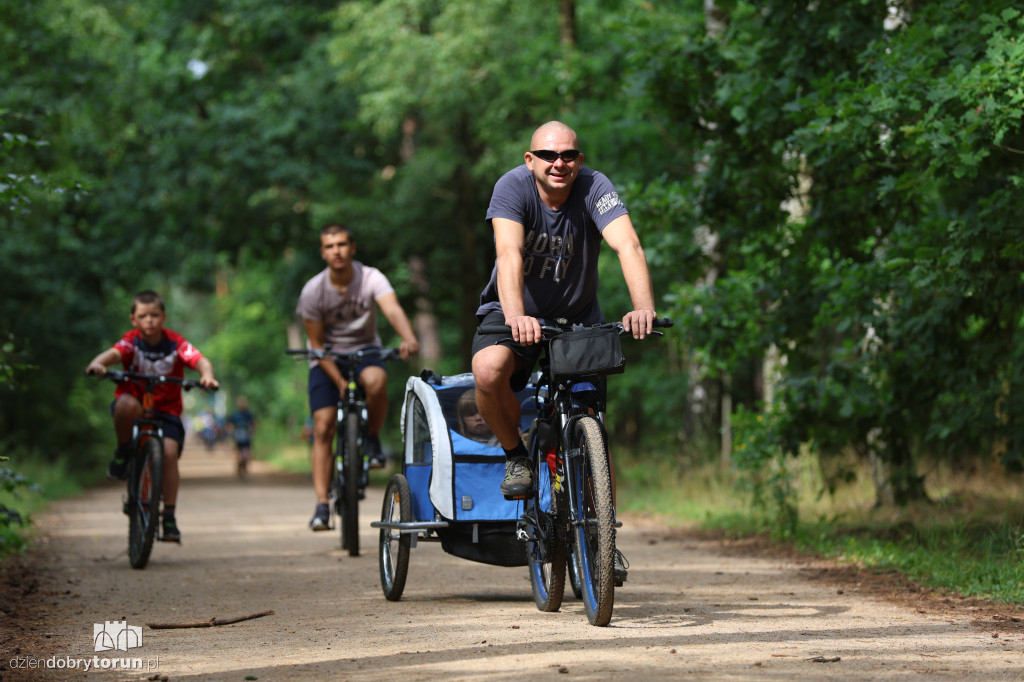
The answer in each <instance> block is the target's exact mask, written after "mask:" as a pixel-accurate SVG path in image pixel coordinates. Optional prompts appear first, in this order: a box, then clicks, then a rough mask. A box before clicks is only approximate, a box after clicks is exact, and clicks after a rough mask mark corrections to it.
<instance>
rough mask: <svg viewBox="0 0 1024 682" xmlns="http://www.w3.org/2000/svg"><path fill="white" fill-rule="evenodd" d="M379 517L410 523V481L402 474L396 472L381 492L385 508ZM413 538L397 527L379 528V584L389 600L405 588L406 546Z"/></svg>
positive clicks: (399, 595) (395, 598)
mask: <svg viewBox="0 0 1024 682" xmlns="http://www.w3.org/2000/svg"><path fill="white" fill-rule="evenodd" d="M380 520H381V521H384V522H385V523H388V522H390V523H395V522H396V521H397V522H399V523H410V522H411V521H412V496H411V495H410V494H409V481H407V480H406V478H405V476H403V475H402V474H395V475H394V476H392V477H391V480H390V481H388V488H387V490H386V491H385V492H384V507H383V508H382V509H381V513H380ZM411 544H412V538H411V537H410V536H409V534H408V533H403V532H401V530H400V529H394V528H381V529H380V586H381V588H382V589H383V590H384V597H385V598H387V600H388V601H398V600H399V599H401V598H402V591H403V590H404V589H405V577H406V575H408V573H409V547H410V546H411Z"/></svg>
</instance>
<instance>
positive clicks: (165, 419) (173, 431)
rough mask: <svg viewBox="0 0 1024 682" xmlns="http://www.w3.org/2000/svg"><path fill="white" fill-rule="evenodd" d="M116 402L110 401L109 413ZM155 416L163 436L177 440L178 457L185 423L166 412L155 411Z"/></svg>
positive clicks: (182, 443) (112, 412) (182, 450)
mask: <svg viewBox="0 0 1024 682" xmlns="http://www.w3.org/2000/svg"><path fill="white" fill-rule="evenodd" d="M115 403H117V401H116V400H115V401H114V402H112V403H110V414H114V405H115ZM156 418H157V419H158V420H159V421H160V426H161V427H162V428H163V430H164V438H172V439H174V440H176V441H178V457H181V455H182V454H183V453H184V452H185V425H184V424H182V423H181V417H175V416H174V415H173V414H167V413H166V412H157V413H156Z"/></svg>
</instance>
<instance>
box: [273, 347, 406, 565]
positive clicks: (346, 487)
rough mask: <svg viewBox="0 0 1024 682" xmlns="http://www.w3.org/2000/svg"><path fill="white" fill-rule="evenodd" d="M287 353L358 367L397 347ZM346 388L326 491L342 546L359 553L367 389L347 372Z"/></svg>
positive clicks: (387, 356) (392, 355)
mask: <svg viewBox="0 0 1024 682" xmlns="http://www.w3.org/2000/svg"><path fill="white" fill-rule="evenodd" d="M285 353H287V354H288V355H295V356H299V357H305V358H307V359H310V360H322V359H324V358H333V359H334V360H335V361H336V362H339V364H340V365H342V366H344V367H350V368H355V367H358V366H359V364H360V362H361V361H362V360H366V359H381V360H384V361H389V360H397V359H400V358H401V356H400V355H399V354H398V349H397V348H366V349H363V350H357V351H355V352H352V353H339V352H336V351H332V350H330V349H329V348H327V349H324V350H317V349H313V348H309V349H307V348H302V349H296V348H289V349H288V350H286V351H285ZM348 374H351V375H352V376H348V377H347V384H346V386H345V390H344V391H342V393H341V395H340V396H339V398H338V417H337V429H336V431H335V446H334V470H335V475H334V477H333V478H332V479H331V486H330V490H329V492H328V496H329V498H330V502H331V504H330V506H331V510H332V512H333V513H334V514H335V515H336V516H337V517H339V518H340V519H341V523H340V524H338V525H339V526H341V548H342V549H343V550H348V553H349V556H359V500H361V499H363V498H364V497H365V496H366V486H367V485H369V479H370V473H369V472H370V463H369V460H368V459H367V457H366V454H365V452H364V451H363V443H364V442H365V440H366V436H367V417H368V415H367V409H366V392H365V390H364V389H363V387H362V385H360V384H359V382H358V381H357V380H356V377H355V376H354V374H355V373H354V372H348Z"/></svg>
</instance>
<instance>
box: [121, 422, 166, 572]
mask: <svg viewBox="0 0 1024 682" xmlns="http://www.w3.org/2000/svg"><path fill="white" fill-rule="evenodd" d="M163 480H164V445H163V443H161V442H160V439H159V438H147V439H146V440H145V441H144V442H143V444H142V448H141V449H140V450H139V452H137V453H136V455H135V459H134V461H133V463H132V467H131V475H130V476H129V477H128V481H129V484H128V560H129V561H130V562H131V565H132V568H145V567H146V563H147V562H148V561H149V555H150V553H151V552H152V551H153V540H154V538H155V537H156V528H157V526H158V525H159V523H160V493H161V492H162V490H163Z"/></svg>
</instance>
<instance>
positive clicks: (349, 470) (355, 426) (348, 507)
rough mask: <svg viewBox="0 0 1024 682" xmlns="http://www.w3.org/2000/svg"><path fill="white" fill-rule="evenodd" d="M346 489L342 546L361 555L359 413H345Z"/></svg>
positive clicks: (351, 553) (361, 466) (349, 551)
mask: <svg viewBox="0 0 1024 682" xmlns="http://www.w3.org/2000/svg"><path fill="white" fill-rule="evenodd" d="M344 426H345V432H344V438H345V459H344V462H345V464H344V467H345V490H344V495H343V500H344V504H343V505H342V507H343V509H342V513H341V548H342V549H347V550H348V554H349V556H359V481H360V479H361V478H362V476H363V452H362V450H360V449H359V415H358V414H356V413H355V412H349V413H348V414H346V415H345V424H344Z"/></svg>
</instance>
